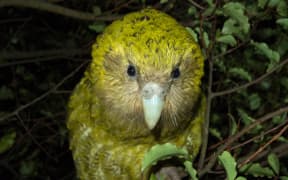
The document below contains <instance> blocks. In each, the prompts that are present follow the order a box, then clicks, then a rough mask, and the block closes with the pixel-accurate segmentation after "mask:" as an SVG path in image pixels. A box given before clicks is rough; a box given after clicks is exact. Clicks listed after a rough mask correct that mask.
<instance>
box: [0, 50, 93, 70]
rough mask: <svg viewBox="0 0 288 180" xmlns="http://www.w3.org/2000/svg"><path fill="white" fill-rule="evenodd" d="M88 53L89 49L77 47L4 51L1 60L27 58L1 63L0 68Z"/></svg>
mask: <svg viewBox="0 0 288 180" xmlns="http://www.w3.org/2000/svg"><path fill="white" fill-rule="evenodd" d="M85 54H88V51H85V50H80V49H78V50H77V49H75V50H48V51H36V52H31V53H29V52H28V53H27V52H9V53H8V52H7V53H6V52H4V53H3V52H2V53H0V60H3V59H5V60H8V59H13V60H16V59H25V60H21V61H13V62H7V63H2V64H0V68H3V67H7V66H14V65H20V64H28V63H35V62H44V61H50V60H59V59H60V58H61V59H65V58H67V57H72V56H76V55H85Z"/></svg>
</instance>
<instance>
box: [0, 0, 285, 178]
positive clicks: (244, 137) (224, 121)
mask: <svg viewBox="0 0 288 180" xmlns="http://www.w3.org/2000/svg"><path fill="white" fill-rule="evenodd" d="M8 1H9V0H8ZM20 1H21V0H20ZM35 1H37V0H35ZM47 3H53V4H54V5H58V6H61V7H66V8H70V9H74V10H78V11H83V12H91V14H93V15H100V16H101V17H106V18H107V20H105V18H104V20H105V21H103V19H99V20H97V21H93V22H91V21H90V20H91V19H90V20H89V19H86V20H85V18H84V19H83V18H82V19H77V18H75V17H74V18H75V19H73V18H71V17H64V15H63V14H56V13H55V12H52V11H49V12H46V11H44V10H43V9H42V10H35V9H29V8H19V7H17V6H16V5H11V6H9V7H2V6H3V4H1V3H0V8H1V11H0V16H1V21H0V24H1V28H0V39H1V42H0V47H1V51H0V69H1V75H0V79H1V82H2V83H1V85H0V103H1V110H0V114H1V116H0V128H1V130H0V174H1V177H2V178H3V179H7V178H6V177H9V178H10V179H33V178H38V179H39V178H42V179H73V177H75V170H74V168H73V162H72V159H71V154H70V151H69V148H68V141H67V131H66V127H65V110H66V103H67V100H68V97H69V94H70V92H71V90H72V89H73V87H74V85H75V84H76V83H77V82H78V81H79V78H80V77H81V76H82V72H83V71H84V69H85V68H83V66H85V65H86V64H87V63H86V62H87V61H89V59H90V54H89V52H90V46H91V43H92V42H93V41H94V40H95V37H96V35H97V34H98V33H100V32H101V31H102V30H103V28H105V26H106V25H107V24H109V23H110V21H111V19H112V18H115V16H112V15H116V18H120V16H121V15H122V14H126V13H128V12H131V11H135V10H139V9H142V8H143V7H147V6H152V7H154V8H157V9H160V10H163V11H165V12H167V13H168V14H170V15H171V16H173V17H175V18H176V19H177V20H178V21H179V22H180V23H182V24H183V25H185V26H186V27H187V30H188V31H189V32H190V33H191V34H192V35H193V37H195V38H196V41H197V42H198V43H199V44H200V46H201V48H202V50H203V53H204V54H205V57H206V74H205V78H204V79H203V82H204V83H203V92H205V94H206V95H207V102H208V104H209V105H211V108H208V110H209V111H208V116H207V117H208V118H209V120H210V128H209V129H210V133H209V138H208V139H209V141H208V151H207V152H206V153H205V154H206V156H204V159H203V156H200V157H198V158H197V159H196V160H194V165H193V166H194V167H197V165H199V164H198V162H199V161H201V159H202V160H204V162H205V163H204V166H201V165H200V166H198V172H197V174H198V175H199V179H211V176H212V177H213V179H224V178H225V177H227V179H235V178H236V179H245V178H246V179H257V178H258V179H259V178H260V177H261V178H272V177H273V178H275V179H277V178H278V179H283V180H286V179H288V168H287V167H286V166H285V165H286V164H287V163H288V158H287V151H286V149H287V147H288V144H287V143H288V140H287V134H288V133H287V128H288V125H287V123H288V119H287V105H288V93H287V91H288V78H287V77H288V65H287V61H288V60H287V58H288V33H287V32H288V3H287V1H286V0H257V1H249V0H245V1H227V0H225V1H212V0H205V1H194V0H186V1H173V0H165V1H163V0H161V1H160V0H155V1H143V0H132V1H125V0H120V1H117V2H116V1H111V0H108V1H92V0H84V1H76V0H71V1H61V0H60V1H47ZM78 67H79V68H78ZM79 69H80V70H79ZM70 73H72V74H70ZM242 85H243V86H242ZM250 127H252V128H250ZM242 132H244V133H242ZM204 139H205V137H204ZM204 144H205V140H204ZM224 150H226V151H224ZM159 151H160V152H159V154H158V153H156V154H158V155H160V157H161V154H162V153H163V152H161V151H162V150H161V149H160V150H159ZM163 151H164V152H165V150H163ZM228 152H229V153H228ZM217 153H218V154H217ZM215 154H217V155H220V156H219V157H216V156H215V157H214V155H215ZM158 155H157V156H156V159H158ZM217 158H218V163H217V161H216V160H217ZM213 160H215V162H216V164H213V163H212V164H213V165H214V166H212V167H211V168H212V169H211V168H210V169H209V170H213V171H210V173H214V172H216V174H212V175H211V174H209V173H208V171H209V170H208V171H207V169H205V168H206V167H207V165H209V163H210V162H212V161H213ZM188 164H189V163H188ZM186 167H187V166H186ZM188 168H189V167H188ZM224 170H225V171H224ZM191 172H192V171H191Z"/></svg>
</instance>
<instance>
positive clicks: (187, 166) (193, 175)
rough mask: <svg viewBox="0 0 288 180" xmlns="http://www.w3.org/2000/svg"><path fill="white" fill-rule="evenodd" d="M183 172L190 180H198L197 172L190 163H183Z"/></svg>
mask: <svg viewBox="0 0 288 180" xmlns="http://www.w3.org/2000/svg"><path fill="white" fill-rule="evenodd" d="M184 166H185V170H186V171H187V172H188V173H189V175H190V177H191V180H198V178H197V171H196V170H195V168H194V167H193V165H192V162H191V161H185V162H184Z"/></svg>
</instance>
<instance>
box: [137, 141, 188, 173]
mask: <svg viewBox="0 0 288 180" xmlns="http://www.w3.org/2000/svg"><path fill="white" fill-rule="evenodd" d="M175 156H177V157H179V158H185V159H189V154H188V151H187V150H186V149H184V148H178V147H176V146H175V145H174V144H171V143H166V144H157V145H154V146H153V147H151V149H150V150H149V151H148V152H147V153H145V155H144V158H143V160H142V166H141V171H142V172H143V171H145V170H146V169H147V168H148V167H151V166H153V165H155V164H156V163H157V162H158V161H160V160H165V159H169V158H172V157H175Z"/></svg>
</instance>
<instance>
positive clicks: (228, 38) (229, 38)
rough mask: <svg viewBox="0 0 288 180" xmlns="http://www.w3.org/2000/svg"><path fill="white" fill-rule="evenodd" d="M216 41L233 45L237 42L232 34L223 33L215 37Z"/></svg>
mask: <svg viewBox="0 0 288 180" xmlns="http://www.w3.org/2000/svg"><path fill="white" fill-rule="evenodd" d="M216 41H217V42H222V43H224V44H228V45H230V46H235V45H236V44H237V41H236V39H235V38H234V37H233V36H232V35H230V34H229V35H223V36H220V37H218V38H217V39H216Z"/></svg>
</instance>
